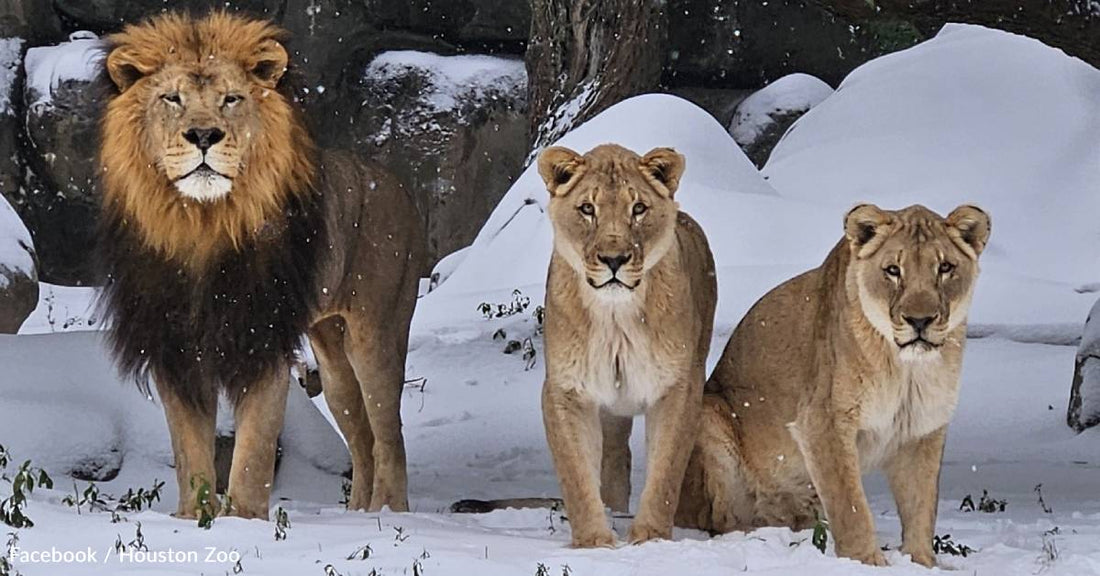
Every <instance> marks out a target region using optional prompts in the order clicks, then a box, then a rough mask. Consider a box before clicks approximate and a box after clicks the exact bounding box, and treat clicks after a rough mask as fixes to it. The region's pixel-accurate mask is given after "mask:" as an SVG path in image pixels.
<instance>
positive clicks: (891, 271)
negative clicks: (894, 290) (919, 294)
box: [883, 264, 901, 278]
mask: <svg viewBox="0 0 1100 576" xmlns="http://www.w3.org/2000/svg"><path fill="white" fill-rule="evenodd" d="M883 270H884V271H885V272H886V275H887V276H891V277H893V278H900V277H901V268H898V266H897V264H891V265H889V266H887V267H886V268H883Z"/></svg>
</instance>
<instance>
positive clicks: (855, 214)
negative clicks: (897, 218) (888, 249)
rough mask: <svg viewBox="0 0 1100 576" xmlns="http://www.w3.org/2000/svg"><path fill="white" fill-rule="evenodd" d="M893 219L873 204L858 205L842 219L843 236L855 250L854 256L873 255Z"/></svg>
mask: <svg viewBox="0 0 1100 576" xmlns="http://www.w3.org/2000/svg"><path fill="white" fill-rule="evenodd" d="M892 222H893V217H892V216H891V215H890V214H889V213H888V212H886V211H884V210H883V209H881V208H879V207H878V206H875V205H874V204H860V205H858V206H856V207H855V208H852V209H851V210H849V211H848V214H847V215H846V216H845V217H844V235H845V236H846V237H847V238H848V242H850V243H851V244H852V246H853V247H854V248H855V249H856V256H857V257H859V258H866V257H868V256H870V255H871V254H874V253H875V251H876V250H878V249H879V247H880V246H882V243H883V241H885V239H886V236H887V235H886V232H887V230H886V229H887V228H888V227H889V226H890V224H891V223H892Z"/></svg>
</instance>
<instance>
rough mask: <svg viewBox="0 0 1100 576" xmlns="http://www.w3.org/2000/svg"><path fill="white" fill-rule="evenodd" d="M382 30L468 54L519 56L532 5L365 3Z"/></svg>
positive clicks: (487, 0) (501, 0) (424, 0)
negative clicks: (422, 36)
mask: <svg viewBox="0 0 1100 576" xmlns="http://www.w3.org/2000/svg"><path fill="white" fill-rule="evenodd" d="M366 5H367V12H368V13H369V14H371V15H372V18H373V20H374V21H375V22H376V23H377V25H378V26H379V28H382V29H398V30H406V31H409V32H414V33H419V34H426V35H430V36H433V37H436V38H438V39H440V40H443V41H445V42H448V43H450V44H453V45H455V46H459V47H461V48H464V49H468V50H478V51H489V52H496V51H503V52H508V53H512V54H516V55H522V54H523V51H524V46H525V45H526V43H527V34H528V32H529V31H530V28H531V3H530V2H525V1H524V2H521V1H518V0H448V1H446V2H440V1H439V0H408V1H406V2H394V1H393V0H367V2H366Z"/></svg>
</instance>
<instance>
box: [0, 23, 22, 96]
mask: <svg viewBox="0 0 1100 576" xmlns="http://www.w3.org/2000/svg"><path fill="white" fill-rule="evenodd" d="M22 48H23V39H22V38H0V114H7V115H11V114H13V113H14V112H13V111H12V108H11V87H12V84H13V83H14V82H15V75H16V72H17V71H18V69H19V55H20V52H21V51H22Z"/></svg>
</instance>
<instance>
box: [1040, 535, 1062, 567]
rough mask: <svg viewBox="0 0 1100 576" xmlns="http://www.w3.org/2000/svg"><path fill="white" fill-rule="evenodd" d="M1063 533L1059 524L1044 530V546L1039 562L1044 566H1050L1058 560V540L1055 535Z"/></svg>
mask: <svg viewBox="0 0 1100 576" xmlns="http://www.w3.org/2000/svg"><path fill="white" fill-rule="evenodd" d="M1061 533H1062V529H1061V528H1059V527H1057V526H1055V527H1054V528H1051V529H1050V530H1047V531H1046V532H1043V548H1042V550H1041V551H1040V553H1039V563H1040V564H1042V565H1043V567H1044V568H1049V567H1050V565H1051V564H1054V562H1055V561H1056V560H1058V556H1059V552H1058V540H1057V539H1056V538H1055V536H1057V535H1059V534H1061Z"/></svg>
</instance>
